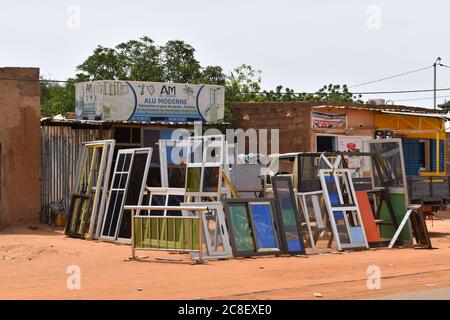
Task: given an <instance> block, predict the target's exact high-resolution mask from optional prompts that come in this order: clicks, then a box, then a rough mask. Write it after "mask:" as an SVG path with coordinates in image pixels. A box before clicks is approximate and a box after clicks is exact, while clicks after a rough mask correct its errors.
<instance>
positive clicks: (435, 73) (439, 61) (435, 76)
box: [433, 57, 441, 110]
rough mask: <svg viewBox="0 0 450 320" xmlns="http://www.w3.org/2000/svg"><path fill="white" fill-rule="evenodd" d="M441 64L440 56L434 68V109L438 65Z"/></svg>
mask: <svg viewBox="0 0 450 320" xmlns="http://www.w3.org/2000/svg"><path fill="white" fill-rule="evenodd" d="M438 65H441V58H440V57H438V58H437V59H436V61H435V62H434V64H433V69H434V90H433V91H434V97H433V98H434V109H435V110H436V79H437V66H438Z"/></svg>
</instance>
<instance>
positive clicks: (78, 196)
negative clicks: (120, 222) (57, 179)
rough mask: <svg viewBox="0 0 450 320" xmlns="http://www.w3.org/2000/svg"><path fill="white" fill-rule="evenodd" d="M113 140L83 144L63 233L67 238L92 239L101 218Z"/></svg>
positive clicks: (107, 184)
mask: <svg viewBox="0 0 450 320" xmlns="http://www.w3.org/2000/svg"><path fill="white" fill-rule="evenodd" d="M114 145H115V141H114V140H102V141H92V142H84V143H83V144H82V151H81V154H80V157H79V159H78V165H77V174H76V180H75V186H74V192H73V194H72V200H71V204H70V209H69V216H68V219H67V225H66V230H65V233H66V235H68V236H71V237H78V238H96V237H97V235H98V232H99V230H100V221H101V219H102V218H103V213H104V208H105V202H106V197H107V190H108V186H109V179H108V177H109V173H110V169H111V163H112V158H113V153H114Z"/></svg>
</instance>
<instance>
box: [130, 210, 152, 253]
mask: <svg viewBox="0 0 450 320" xmlns="http://www.w3.org/2000/svg"><path fill="white" fill-rule="evenodd" d="M142 223H143V221H141V225H142ZM134 236H135V235H134V209H131V258H132V259H136V254H135V250H134ZM141 236H142V233H141ZM150 241H151V239H150Z"/></svg>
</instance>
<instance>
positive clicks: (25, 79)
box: [0, 77, 69, 83]
mask: <svg viewBox="0 0 450 320" xmlns="http://www.w3.org/2000/svg"><path fill="white" fill-rule="evenodd" d="M0 80H5V81H39V82H60V83H67V82H69V81H67V80H50V79H27V78H4V77H0Z"/></svg>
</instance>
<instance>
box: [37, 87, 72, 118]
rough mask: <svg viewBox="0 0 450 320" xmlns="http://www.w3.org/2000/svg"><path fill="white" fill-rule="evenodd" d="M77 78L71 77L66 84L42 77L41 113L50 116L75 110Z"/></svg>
mask: <svg viewBox="0 0 450 320" xmlns="http://www.w3.org/2000/svg"><path fill="white" fill-rule="evenodd" d="M74 100H75V80H74V79H69V80H68V82H67V83H66V84H65V85H60V84H59V83H56V82H49V81H47V80H45V79H41V114H42V116H43V117H50V116H54V115H57V114H62V115H64V114H65V113H66V112H70V111H74Z"/></svg>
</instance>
